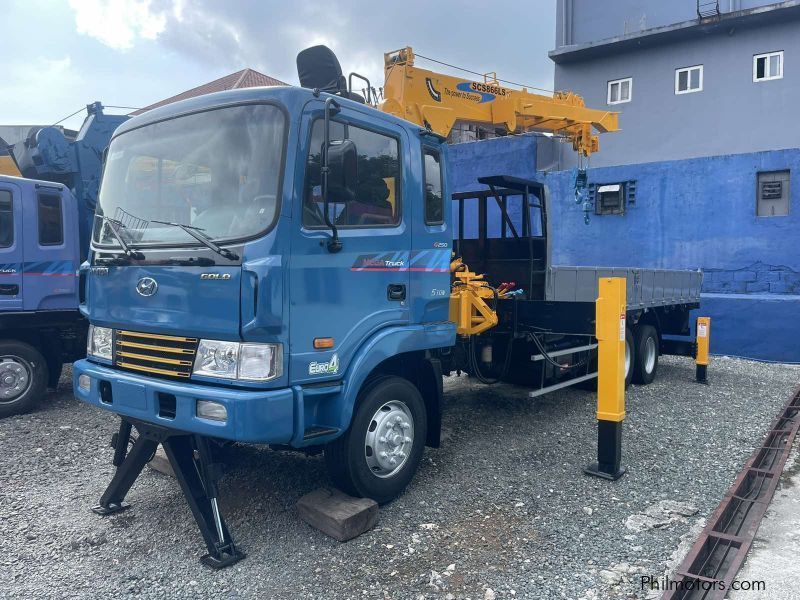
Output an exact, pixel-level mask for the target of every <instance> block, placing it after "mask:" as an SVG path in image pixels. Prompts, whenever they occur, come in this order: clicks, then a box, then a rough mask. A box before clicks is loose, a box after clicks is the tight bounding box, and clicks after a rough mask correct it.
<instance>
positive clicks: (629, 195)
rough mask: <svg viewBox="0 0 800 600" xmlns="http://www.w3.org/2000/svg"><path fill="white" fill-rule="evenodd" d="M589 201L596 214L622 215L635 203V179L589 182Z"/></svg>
mask: <svg viewBox="0 0 800 600" xmlns="http://www.w3.org/2000/svg"><path fill="white" fill-rule="evenodd" d="M589 201H590V202H592V203H594V212H595V214H596V215H624V214H625V211H627V209H628V208H629V207H631V206H634V205H635V204H636V181H635V180H630V181H622V182H619V183H590V184H589Z"/></svg>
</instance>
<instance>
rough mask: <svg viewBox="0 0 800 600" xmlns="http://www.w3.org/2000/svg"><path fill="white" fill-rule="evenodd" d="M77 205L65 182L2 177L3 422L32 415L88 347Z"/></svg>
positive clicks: (0, 351) (0, 376) (0, 385)
mask: <svg viewBox="0 0 800 600" xmlns="http://www.w3.org/2000/svg"><path fill="white" fill-rule="evenodd" d="M76 204H77V201H76V199H75V197H74V196H73V195H72V194H71V193H70V191H69V190H68V189H67V188H66V187H65V186H63V185H61V184H57V183H50V182H47V181H36V180H31V179H22V178H20V177H11V176H5V175H0V417H4V416H8V415H12V414H17V413H20V412H24V411H26V410H28V409H29V408H30V407H31V406H32V405H33V404H35V402H36V401H37V400H38V399H39V398H40V397H41V396H42V395H43V394H44V392H45V390H46V388H47V387H55V385H56V384H57V382H58V377H59V374H60V373H61V366H62V364H63V363H64V362H67V361H72V360H74V359H75V358H77V357H78V356H79V355H81V354H82V352H83V348H84V347H85V333H86V325H85V324H84V323H83V319H82V318H81V316H80V314H79V313H78V312H77V311H76V310H75V308H76V306H77V305H78V281H77V271H78V266H79V264H80V244H79V242H78V227H79V223H78V211H77V206H76Z"/></svg>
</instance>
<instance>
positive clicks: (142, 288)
mask: <svg viewBox="0 0 800 600" xmlns="http://www.w3.org/2000/svg"><path fill="white" fill-rule="evenodd" d="M136 291H137V292H138V293H139V295H140V296H145V297H147V296H152V295H153V294H155V293H156V292H157V291H158V283H157V282H156V280H155V279H153V278H152V277H142V278H141V279H140V280H139V281H138V282H137V283H136Z"/></svg>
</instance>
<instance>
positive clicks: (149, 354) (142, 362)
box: [114, 329, 198, 379]
mask: <svg viewBox="0 0 800 600" xmlns="http://www.w3.org/2000/svg"><path fill="white" fill-rule="evenodd" d="M197 341H198V340H197V338H189V337H180V336H174V335H161V334H156V333H141V332H138V331H124V330H119V329H118V330H117V331H115V332H114V365H115V366H117V367H119V368H120V369H130V370H132V371H140V372H143V373H148V374H150V375H160V376H165V377H176V378H182V379H188V378H189V377H191V375H192V365H193V364H194V357H195V354H197Z"/></svg>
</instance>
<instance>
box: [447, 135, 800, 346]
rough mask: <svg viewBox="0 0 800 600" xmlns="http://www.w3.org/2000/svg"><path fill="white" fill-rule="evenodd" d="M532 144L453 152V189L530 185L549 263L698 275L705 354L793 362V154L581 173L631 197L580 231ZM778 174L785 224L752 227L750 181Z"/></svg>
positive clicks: (796, 221) (758, 222)
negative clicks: (782, 173)
mask: <svg viewBox="0 0 800 600" xmlns="http://www.w3.org/2000/svg"><path fill="white" fill-rule="evenodd" d="M537 141H542V140H539V139H538V138H536V137H534V136H521V137H512V138H500V139H494V140H486V141H482V142H476V143H472V144H459V145H455V146H453V147H452V148H451V152H450V180H451V183H452V186H453V191H465V190H472V189H479V188H480V187H481V186H480V185H479V184H477V181H476V180H477V178H478V177H480V176H483V175H497V174H505V175H516V176H520V177H528V178H535V179H539V180H540V181H543V182H544V183H546V184H547V185H548V187H549V188H550V192H551V226H552V236H553V239H552V248H553V264H556V265H558V264H561V265H600V266H638V267H651V268H675V269H696V268H702V269H703V270H704V272H705V273H706V275H705V278H704V288H703V290H704V298H703V311H702V312H703V314H708V315H709V316H711V317H712V319H713V323H714V326H713V330H714V335H713V336H712V351H713V352H715V353H718V354H730V355H736V356H747V357H752V358H758V359H765V360H779V361H791V362H800V342H798V340H800V180H798V175H797V174H798V173H800V168H799V167H800V149H793V150H778V151H771V152H756V153H750V154H737V155H729V156H717V157H705V158H695V159H687V160H679V161H665V162H657V163H645V164H638V165H624V166H617V167H602V168H597V169H590V171H589V182H590V183H600V184H602V183H616V182H620V181H626V180H636V182H637V196H636V204H635V206H630V207H628V210H627V212H626V214H625V215H605V216H597V215H592V220H591V223H590V224H589V225H585V224H584V222H583V212H582V210H581V207H580V206H579V205H577V204H575V202H574V192H573V177H574V175H573V173H572V172H571V171H556V172H549V173H541V172H538V173H537V171H536V167H535V164H536V150H537ZM548 142H549V141H548ZM787 169H788V170H790V171H791V181H790V191H791V206H790V214H789V216H787V217H756V216H755V207H756V200H755V194H756V177H757V173H758V172H759V171H774V170H787Z"/></svg>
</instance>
